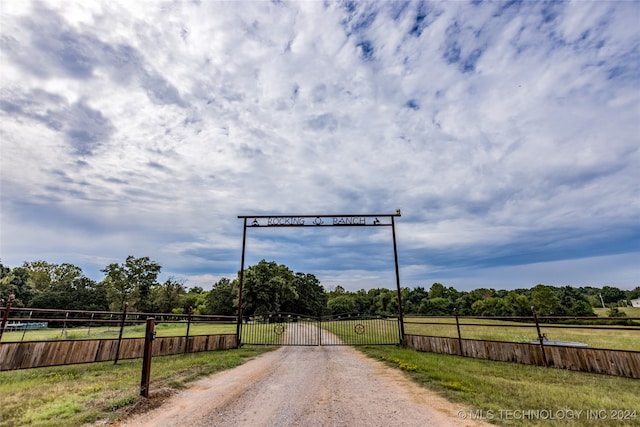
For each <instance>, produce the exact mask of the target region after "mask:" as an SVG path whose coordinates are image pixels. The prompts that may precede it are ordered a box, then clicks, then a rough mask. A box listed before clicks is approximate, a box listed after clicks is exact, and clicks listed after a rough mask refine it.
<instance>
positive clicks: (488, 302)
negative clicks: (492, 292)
mask: <svg viewBox="0 0 640 427" xmlns="http://www.w3.org/2000/svg"><path fill="white" fill-rule="evenodd" d="M471 307H472V309H473V311H474V314H475V315H477V316H513V315H514V311H513V308H512V307H511V306H510V305H509V303H508V302H507V300H506V298H500V297H491V298H487V299H483V300H478V301H476V302H474V303H473V305H472V306H471Z"/></svg>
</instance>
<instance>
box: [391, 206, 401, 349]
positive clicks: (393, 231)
mask: <svg viewBox="0 0 640 427" xmlns="http://www.w3.org/2000/svg"><path fill="white" fill-rule="evenodd" d="M398 215H400V211H398ZM390 218H391V234H392V236H393V259H394V260H395V264H396V288H397V289H398V320H399V321H400V345H404V316H403V313H402V291H401V290H400V272H399V270H398V247H397V245H396V222H395V221H394V218H393V215H392V216H391V217H390Z"/></svg>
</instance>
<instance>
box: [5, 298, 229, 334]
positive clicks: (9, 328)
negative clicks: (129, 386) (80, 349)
mask: <svg viewBox="0 0 640 427" xmlns="http://www.w3.org/2000/svg"><path fill="white" fill-rule="evenodd" d="M150 316H152V317H154V318H155V319H156V325H158V326H159V328H158V329H159V333H160V334H161V335H163V336H174V335H177V336H185V337H186V338H187V339H188V338H189V336H197V335H205V334H208V333H211V332H220V331H222V332H224V333H234V325H235V324H236V317H235V316H218V315H197V314H193V313H192V312H191V311H190V312H189V313H183V314H176V313H142V312H135V311H134V312H129V311H127V307H126V306H125V307H124V308H123V310H122V311H92V310H60V309H48V308H22V307H11V305H10V304H7V305H6V306H5V307H0V319H2V323H1V324H0V342H2V343H4V342H24V341H49V340H60V339H71V340H79V339H114V338H118V340H120V341H121V340H122V339H123V336H126V337H129V338H132V337H143V336H144V325H145V323H146V319H147V318H148V317H150ZM171 325H174V326H171ZM182 328H184V332H183V329H182Z"/></svg>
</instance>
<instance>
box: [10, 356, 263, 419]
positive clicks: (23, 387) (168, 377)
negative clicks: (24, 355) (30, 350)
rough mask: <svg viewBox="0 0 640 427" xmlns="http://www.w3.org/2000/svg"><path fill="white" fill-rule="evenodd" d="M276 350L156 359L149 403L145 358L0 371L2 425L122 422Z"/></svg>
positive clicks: (154, 359)
mask: <svg viewBox="0 0 640 427" xmlns="http://www.w3.org/2000/svg"><path fill="white" fill-rule="evenodd" d="M272 349H273V348H270V347H261V348H242V349H237V350H236V349H234V350H225V351H216V352H205V353H192V354H186V355H179V356H164V357H154V358H153V363H152V366H151V396H150V397H151V399H149V401H147V400H145V399H144V398H142V397H140V396H139V391H140V376H141V372H142V360H141V359H134V360H122V361H120V362H118V364H117V365H114V364H113V362H103V363H92V364H84V365H71V366H57V367H51V368H36V369H26V370H17V371H4V372H0V408H1V410H0V426H2V427H5V426H6V427H9V426H12V427H13V426H26V425H29V426H43V427H47V426H51V427H54V426H55V427H68V426H69V427H70V426H78V425H83V424H87V423H93V422H96V421H98V420H106V421H113V420H117V419H119V418H121V417H123V416H124V415H126V414H127V413H129V412H131V411H135V410H136V408H137V407H144V406H145V405H154V404H158V402H157V401H160V400H162V398H164V397H166V396H167V395H170V394H171V393H173V392H175V391H176V390H178V389H181V388H184V387H186V385H187V384H188V383H189V382H191V381H194V380H197V379H199V378H202V377H204V376H207V375H210V374H213V373H215V372H218V371H221V370H224V369H230V368H233V367H236V366H238V365H240V364H242V363H244V362H246V361H248V360H250V359H252V358H254V357H256V356H258V355H260V354H262V353H264V352H267V351H271V350H272ZM154 402H155V403H154Z"/></svg>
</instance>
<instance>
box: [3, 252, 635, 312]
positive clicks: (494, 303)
mask: <svg viewBox="0 0 640 427" xmlns="http://www.w3.org/2000/svg"><path fill="white" fill-rule="evenodd" d="M160 271H161V266H160V265H159V264H157V263H156V262H154V261H152V260H150V259H149V258H148V257H142V258H135V257H133V256H129V257H127V259H126V261H125V262H124V263H122V264H118V263H113V264H109V265H108V266H106V267H105V268H104V269H103V270H102V272H103V273H104V274H105V277H104V279H103V280H101V281H99V282H96V281H94V280H92V279H89V278H88V277H86V276H85V275H84V273H83V272H82V269H81V268H80V267H77V266H75V265H73V264H66V263H65V264H52V263H48V262H46V261H34V262H25V263H24V264H23V265H22V266H20V267H14V268H10V267H6V266H4V265H2V264H1V263H0V299H2V300H4V301H7V300H8V298H9V295H14V296H15V299H14V301H13V302H12V305H13V306H14V307H33V308H56V309H67V310H105V311H106V310H111V311H119V310H122V307H123V305H124V303H125V302H126V303H128V305H129V310H130V311H137V312H145V313H185V312H187V311H188V310H189V309H190V308H191V309H193V312H194V313H196V314H222V315H235V314H236V313H237V307H238V287H239V280H238V277H235V278H233V279H227V278H223V279H221V280H219V281H218V282H216V283H214V284H212V289H211V290H210V291H205V290H204V289H203V288H201V287H192V288H188V289H187V287H186V286H185V285H184V283H181V282H179V281H177V280H175V279H172V278H170V279H168V280H166V281H165V282H164V283H159V282H158V281H157V278H158V275H159V274H160ZM401 296H402V301H403V310H404V313H405V314H417V315H445V316H446V315H453V314H454V313H457V314H459V315H461V316H530V315H531V306H534V307H536V311H537V313H538V315H540V316H593V315H594V311H593V309H594V307H603V306H606V307H608V308H609V309H610V315H611V316H618V315H621V312H620V309H619V308H618V307H625V306H627V305H628V302H629V301H630V300H631V299H636V298H640V286H638V287H636V288H635V289H633V290H621V289H618V288H616V287H614V286H603V287H602V288H595V287H591V286H582V287H573V286H561V287H556V286H548V285H543V284H538V285H536V286H534V287H533V288H531V289H514V290H508V291H507V290H496V289H491V288H480V289H475V290H473V291H458V290H456V289H454V288H453V287H446V286H445V285H443V284H441V283H433V284H432V285H431V286H429V288H428V289H427V288H426V287H421V286H418V287H415V288H413V289H409V288H403V289H402V291H401ZM242 306H243V314H244V315H246V316H252V315H260V314H266V313H272V312H278V311H280V312H291V313H299V314H308V315H325V314H340V313H354V312H359V313H371V314H373V313H376V314H388V315H394V314H397V313H398V305H397V291H396V290H391V289H385V288H376V289H370V290H368V291H365V290H359V291H356V292H350V291H347V290H345V289H344V288H343V287H342V286H336V287H335V288H334V289H331V290H326V289H325V288H324V287H323V286H322V285H321V284H320V281H319V280H318V279H317V278H316V277H315V276H314V275H313V274H308V273H294V272H293V271H292V270H290V269H289V268H288V267H286V266H285V265H278V264H277V263H275V262H267V261H265V260H262V261H260V262H259V263H258V264H256V265H254V266H251V267H248V268H247V269H246V270H245V271H244V280H243V296H242Z"/></svg>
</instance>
